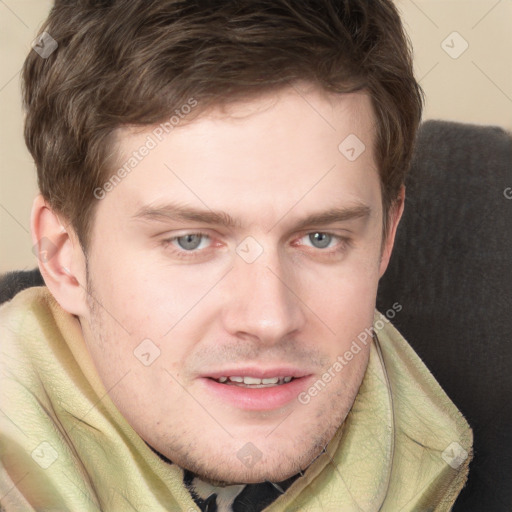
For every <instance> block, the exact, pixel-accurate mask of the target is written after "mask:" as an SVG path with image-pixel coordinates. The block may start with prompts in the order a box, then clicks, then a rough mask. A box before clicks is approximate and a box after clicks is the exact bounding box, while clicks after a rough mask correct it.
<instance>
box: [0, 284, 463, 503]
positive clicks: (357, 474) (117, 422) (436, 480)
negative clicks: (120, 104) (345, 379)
mask: <svg viewBox="0 0 512 512" xmlns="http://www.w3.org/2000/svg"><path fill="white" fill-rule="evenodd" d="M383 319H384V316H383V315H381V314H380V313H379V312H378V311H375V319H374V332H375V334H376V336H374V341H373V343H372V345H371V347H370V359H369V363H368V367H367V370H366V373H365V376H364V379H363V382H362V384H361V387H360V389H359V392H358V395H357V397H356V400H355V402H354V404H353V406H352V409H351V411H350V413H349V414H348V416H347V418H346V420H345V422H344V423H343V425H341V426H340V428H339V429H338V431H337V432H336V434H335V436H334V437H333V439H332V440H331V441H330V442H329V444H328V445H327V447H326V450H325V452H324V453H323V454H321V455H320V456H319V457H318V458H317V459H316V460H315V461H314V462H313V463H312V464H311V465H310V466H309V467H308V468H307V470H306V471H305V472H304V474H303V476H300V477H299V478H296V479H295V480H294V481H293V483H292V484H291V485H290V486H289V487H288V488H287V490H286V492H285V493H284V494H281V495H280V496H279V497H277V499H275V501H273V502H272V503H271V504H270V505H268V507H266V508H265V509H264V510H265V512H281V511H290V512H291V511H297V510H300V511H301V512H307V511H311V512H316V511H318V512H319V511H323V512H339V511H340V510H343V511H361V510H364V511H378V510H380V511H384V512H397V511H409V510H410V511H413V510H421V511H429V510H431V511H436V512H442V511H449V510H450V509H451V506H452V505H453V503H454V501H455V499H456V497H457V495H458V494H459V492H460V490H461V489H462V487H463V485H464V483H465V481H466V479H467V473H468V465H469V462H470V460H471V457H472V443H473V435H472V431H471V429H470V427H469V425H468V424H467V422H466V420H465V419H464V417H463V416H462V414H461V413H460V412H459V411H458V409H457V408H456V407H455V405H454V404H453V403H452V402H451V401H450V399H449V398H448V397H447V395H446V394H445V393H444V391H443V390H442V389H441V387H440V386H439V384H438V383H437V381H436V380H435V379H434V377H433V376H432V374H431V373H430V372H429V371H428V369H427V368H426V367H425V365H424V364H423V363H422V361H421V360H420V358H419V357H418V356H417V354H416V353H415V352H414V351H413V350H412V348H411V347H410V346H409V345H408V343H407V342H406V341H405V340H404V339H403V337H402V336H401V335H400V334H399V333H398V331H397V330H396V329H395V328H394V327H393V326H392V325H391V323H389V321H387V320H385V321H382V320H383ZM378 320H380V322H378ZM379 326H382V328H380V327H379ZM0 340H1V351H2V354H1V358H0V409H1V411H0V462H1V466H0V497H1V498H0V503H1V504H2V506H3V507H4V509H5V510H6V511H7V512H11V511H36V510H38V511H40V510H47V511H50V510H66V511H80V512H87V511H96V512H97V511H98V510H101V511H105V512H109V511H113V512H117V511H120V510H137V511H140V512H150V511H151V512H158V511H161V512H163V511H180V512H193V511H197V510H199V509H198V506H197V504H196V503H195V501H194V499H193V498H192V495H191V493H190V492H189V490H188V489H187V486H186V485H185V484H184V478H185V473H184V471H183V470H182V469H181V468H179V467H178V466H177V465H175V464H169V463H167V462H165V461H164V460H162V459H161V458H160V457H158V455H157V454H155V453H154V452H153V451H152V450H151V449H150V447H148V446H147V445H146V443H145V442H144V441H143V440H142V439H141V438H140V437H139V436H138V434H137V433H136V432H135V431H134V430H133V429H132V428H131V426H130V425H129V424H128V422H127V421H126V420H125V419H124V417H123V416H122V415H121V414H120V412H119V411H118V409H117V408H116V406H115V405H114V404H113V402H112V401H111V400H110V398H109V395H108V391H107V390H106V389H105V388H104V386H103V384H102V382H101V380H100V378H99V375H98V373H97V371H96V369H95V367H94V364H93V361H92V359H91V357H90V355H89V353H88V352H87V349H86V347H85V343H84V340H83V337H82V332H81V329H80V324H79V322H78V320H77V319H76V317H74V316H72V315H70V314H68V313H66V312H65V311H64V310H62V308H60V306H59V305H58V304H57V302H56V301H55V299H54V298H53V297H52V295H51V294H50V293H49V291H48V290H47V288H46V287H35V288H30V289H27V290H24V291H23V292H21V293H19V294H18V295H17V296H16V297H15V298H14V299H13V300H12V301H10V302H9V303H6V304H5V305H3V306H2V307H1V308H0Z"/></svg>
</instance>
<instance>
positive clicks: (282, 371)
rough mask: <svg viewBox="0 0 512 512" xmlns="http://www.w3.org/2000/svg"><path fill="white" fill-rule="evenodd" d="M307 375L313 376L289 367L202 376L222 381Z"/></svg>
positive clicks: (236, 369)
mask: <svg viewBox="0 0 512 512" xmlns="http://www.w3.org/2000/svg"><path fill="white" fill-rule="evenodd" d="M306 375H311V372H308V371H307V370H303V369H300V368H293V367H289V366H276V367H274V368H256V367H244V368H241V367H238V368H226V369H224V370H215V371H211V372H208V373H205V374H202V375H201V377H208V378H210V379H220V378H221V377H254V378H255V379H269V378H272V377H295V378H296V379H298V378H300V377H305V376H306Z"/></svg>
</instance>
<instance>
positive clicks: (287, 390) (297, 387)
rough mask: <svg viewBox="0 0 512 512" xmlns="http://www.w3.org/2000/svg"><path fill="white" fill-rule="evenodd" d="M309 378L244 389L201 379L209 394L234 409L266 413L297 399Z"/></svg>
mask: <svg viewBox="0 0 512 512" xmlns="http://www.w3.org/2000/svg"><path fill="white" fill-rule="evenodd" d="M310 377H311V376H306V377H300V378H298V379H293V380H292V381H291V382H288V383H286V384H281V385H280V386H271V387H268V388H245V387H242V386H236V385H230V384H221V383H220V382H217V381H216V380H213V379H209V378H205V377H203V378H201V380H202V381H203V382H204V385H205V387H206V389H207V391H209V392H210V393H213V394H215V395H216V396H218V397H220V398H221V399H222V400H223V401H226V402H229V403H230V404H231V405H233V406H234V407H237V408H239V409H245V410H248V411H268V410H272V409H278V408H279V407H283V406H284V405H286V404H288V403H289V402H291V401H292V400H295V399H297V396H298V395H299V393H301V392H302V391H304V389H306V388H307V386H308V383H309V380H310Z"/></svg>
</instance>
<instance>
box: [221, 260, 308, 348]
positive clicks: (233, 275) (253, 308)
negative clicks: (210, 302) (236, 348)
mask: <svg viewBox="0 0 512 512" xmlns="http://www.w3.org/2000/svg"><path fill="white" fill-rule="evenodd" d="M299 284H300V283H299V279H298V276H297V275H296V274H294V273H293V267H292V263H291V262H289V263H288V264H287V265H286V267H285V265H283V264H282V262H281V261H280V258H279V255H278V254H277V250H275V251H272V252H270V251H269V250H264V252H263V254H261V256H260V257H259V258H258V259H257V260H256V261H254V262H253V263H247V262H246V261H244V260H243V259H242V258H239V257H238V256H237V257H236V259H235V264H234V268H233V270H232V271H231V272H230V273H229V280H228V282H227V283H226V293H227V295H226V297H227V301H226V303H225V307H224V310H223V322H224V328H225V329H226V330H227V331H228V332H229V333H230V334H231V335H232V336H235V337H245V338H253V339H255V340H257V341H258V342H259V343H262V344H267V345H273V344H276V343H279V342H280V341H282V340H283V339H284V338H286V337H289V336H291V335H292V334H293V333H296V332H297V331H300V330H301V329H302V328H303V326H304V325H305V322H306V318H305V314H304V309H305V308H306V306H305V304H304V302H303V299H302V298H301V297H300V289H299Z"/></svg>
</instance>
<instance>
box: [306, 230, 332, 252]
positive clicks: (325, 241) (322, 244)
mask: <svg viewBox="0 0 512 512" xmlns="http://www.w3.org/2000/svg"><path fill="white" fill-rule="evenodd" d="M331 238H332V237H331V235H329V234H327V233H311V234H310V235H309V239H310V240H311V243H312V244H313V245H315V243H319V245H316V246H315V247H318V248H319V249H325V248H326V247H328V246H329V243H330V242H331Z"/></svg>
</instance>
